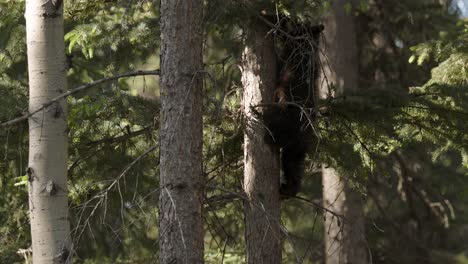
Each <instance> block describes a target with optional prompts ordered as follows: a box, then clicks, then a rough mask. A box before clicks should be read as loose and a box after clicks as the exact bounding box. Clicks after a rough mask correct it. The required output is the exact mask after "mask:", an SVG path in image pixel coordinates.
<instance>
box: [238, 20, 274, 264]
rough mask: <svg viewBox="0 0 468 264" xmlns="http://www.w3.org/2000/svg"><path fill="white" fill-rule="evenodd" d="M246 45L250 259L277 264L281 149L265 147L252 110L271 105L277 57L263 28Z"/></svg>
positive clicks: (250, 262) (244, 77)
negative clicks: (259, 105)
mask: <svg viewBox="0 0 468 264" xmlns="http://www.w3.org/2000/svg"><path fill="white" fill-rule="evenodd" d="M259 23H261V22H259ZM248 41H249V43H248V45H247V48H246V49H245V51H244V54H243V63H242V64H243V65H242V84H243V86H244V99H243V104H244V105H243V108H244V117H245V122H246V127H245V136H244V186H243V187H244V190H245V193H246V195H247V201H245V241H246V260H247V263H248V264H253V263H255V264H261V263H265V264H276V263H281V236H280V226H279V223H280V195H279V182H280V167H279V149H278V148H275V147H272V146H270V145H268V144H266V143H265V140H264V136H265V132H266V131H265V127H264V125H263V124H262V122H261V121H260V117H259V116H258V115H256V114H255V112H254V111H253V106H256V105H258V104H262V103H271V100H272V98H273V92H274V89H275V80H276V54H275V49H274V46H273V40H272V38H271V36H268V28H266V27H263V26H262V25H257V26H256V27H254V28H253V29H252V30H251V32H250V33H249V39H248ZM255 109H256V110H257V111H258V112H260V113H261V112H262V108H260V107H259V108H255Z"/></svg>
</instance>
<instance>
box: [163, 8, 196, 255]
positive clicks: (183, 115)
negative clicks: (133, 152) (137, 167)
mask: <svg viewBox="0 0 468 264" xmlns="http://www.w3.org/2000/svg"><path fill="white" fill-rule="evenodd" d="M202 7H203V1H200V0H188V1H173V0H162V1H161V82H160V87H161V125H160V148H161V150H160V153H161V156H160V159H161V160H160V162H161V163H160V186H161V194H160V205H159V206H160V212H159V214H160V215H159V217H160V219H159V245H160V263H162V264H169V263H171V264H175V263H177V264H179V263H188V264H197V263H203V238H204V232H203V221H202V191H203V176H202V97H201V95H202V77H203V73H202V72H201V71H202V69H203V67H202V18H203V14H202Z"/></svg>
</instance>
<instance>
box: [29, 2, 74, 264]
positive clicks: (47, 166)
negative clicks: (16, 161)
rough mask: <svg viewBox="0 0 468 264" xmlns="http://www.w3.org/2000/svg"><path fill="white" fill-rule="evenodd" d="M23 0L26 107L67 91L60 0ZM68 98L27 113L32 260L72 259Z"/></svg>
mask: <svg viewBox="0 0 468 264" xmlns="http://www.w3.org/2000/svg"><path fill="white" fill-rule="evenodd" d="M52 2H53V1H48V0H29V1H26V14H25V16H26V30H27V47H28V69H29V91H30V93H29V111H30V112H32V111H34V110H36V109H38V108H39V107H41V106H42V105H43V104H44V103H46V102H48V101H49V100H51V99H52V98H54V97H56V96H58V95H60V94H62V93H64V92H65V91H66V64H65V49H64V41H63V8H62V3H61V1H56V2H54V3H56V5H55V6H54V4H53V3H52ZM67 156H68V153H67V101H66V99H63V100H60V101H58V102H57V103H55V104H53V105H52V106H50V107H48V108H46V109H44V110H42V111H40V112H38V113H37V114H35V115H33V116H31V117H30V118H29V168H28V176H29V212H30V219H31V237H32V249H33V263H34V264H43V263H70V262H71V257H70V252H71V248H70V247H71V242H70V223H69V219H68V203H67V196H68V190H67Z"/></svg>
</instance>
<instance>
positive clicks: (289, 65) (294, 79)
mask: <svg viewBox="0 0 468 264" xmlns="http://www.w3.org/2000/svg"><path fill="white" fill-rule="evenodd" d="M323 29H324V27H323V25H315V26H311V25H308V24H306V23H301V22H294V21H293V20H292V19H289V18H285V17H283V18H281V21H278V23H276V29H275V30H274V32H275V33H274V34H275V42H276V43H275V44H276V47H277V50H279V55H278V77H277V78H278V81H277V86H276V89H275V96H274V98H273V101H274V104H273V105H271V106H268V107H267V108H266V109H264V112H263V121H264V123H265V126H266V130H267V132H266V136H265V140H266V142H267V143H268V144H272V145H275V146H278V147H280V148H281V164H282V170H283V183H282V184H281V189H280V192H281V194H282V196H283V197H284V198H287V197H291V196H295V195H296V194H297V193H298V192H299V190H300V186H301V179H302V176H303V174H304V159H305V156H306V153H307V151H308V146H309V145H310V141H311V140H312V137H313V133H312V129H313V128H312V126H313V124H312V123H311V122H312V121H313V120H314V116H315V114H314V109H313V107H314V106H315V101H316V100H317V98H316V97H317V96H318V94H317V92H316V91H317V80H318V75H319V56H318V55H319V53H318V44H319V39H320V33H321V32H322V30H323Z"/></svg>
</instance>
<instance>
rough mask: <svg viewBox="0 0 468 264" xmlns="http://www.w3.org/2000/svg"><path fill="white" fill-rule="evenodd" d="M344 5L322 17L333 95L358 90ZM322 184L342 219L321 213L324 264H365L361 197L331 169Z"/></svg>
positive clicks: (352, 33)
mask: <svg viewBox="0 0 468 264" xmlns="http://www.w3.org/2000/svg"><path fill="white" fill-rule="evenodd" d="M351 2H353V1H351ZM355 2H356V1H354V3H355ZM347 3H350V1H348V0H335V1H333V3H332V7H331V10H330V12H329V14H328V15H327V17H326V18H325V28H326V29H325V31H324V37H325V54H326V57H327V58H326V59H325V58H323V59H322V61H323V64H324V65H325V69H324V71H325V74H326V76H327V78H328V82H329V83H330V84H332V85H333V86H334V87H335V88H336V94H335V95H341V94H342V93H343V92H344V91H345V90H346V91H353V90H356V89H357V88H358V74H359V61H358V47H357V40H356V34H357V31H356V28H355V27H356V25H355V21H354V20H355V19H354V13H353V12H351V13H347V12H346V11H345V5H346V4H347ZM322 85H323V86H322V89H321V96H322V97H324V96H326V95H330V93H329V91H328V87H326V86H327V83H325V82H322ZM332 96H333V95H332ZM322 181H323V182H322V184H323V202H324V207H325V208H327V209H329V210H331V211H333V212H335V213H336V214H337V215H340V216H342V217H343V219H339V218H338V217H336V216H335V215H333V214H331V213H326V212H325V263H326V264H365V263H368V258H367V244H366V240H365V234H364V214H363V202H362V198H361V195H360V194H359V193H357V192H355V191H354V190H352V189H351V188H350V187H349V184H348V183H347V182H346V180H345V179H343V178H342V177H340V175H339V174H338V172H337V171H336V170H334V169H333V168H327V167H325V166H323V167H322Z"/></svg>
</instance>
